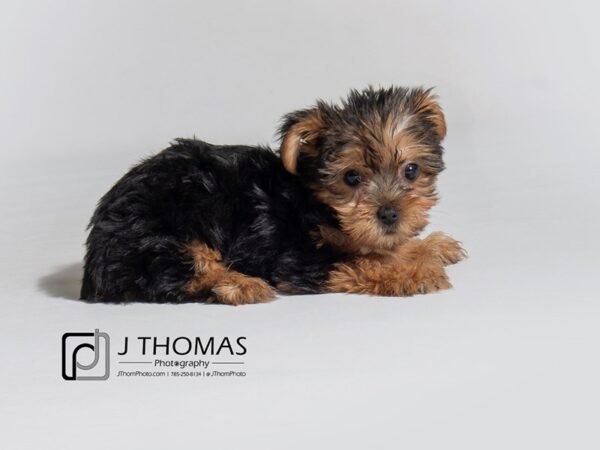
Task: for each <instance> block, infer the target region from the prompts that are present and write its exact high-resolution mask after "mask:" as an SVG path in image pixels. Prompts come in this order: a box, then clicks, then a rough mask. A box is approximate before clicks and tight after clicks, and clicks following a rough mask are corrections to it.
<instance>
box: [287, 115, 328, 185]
mask: <svg viewBox="0 0 600 450" xmlns="http://www.w3.org/2000/svg"><path fill="white" fill-rule="evenodd" d="M323 128H324V124H323V118H322V116H321V112H320V111H319V109H318V108H310V109H303V110H300V111H295V112H293V113H290V114H287V115H286V116H284V118H283V123H282V125H281V127H280V128H279V135H280V138H281V147H280V149H279V154H280V156H281V162H282V163H283V166H284V167H285V168H286V170H287V171H288V172H290V173H293V174H296V173H297V172H298V159H299V158H300V154H301V153H302V154H307V155H309V154H310V155H313V156H315V155H317V154H318V151H317V149H316V147H315V145H316V139H317V137H318V136H319V133H320V132H321V131H322V130H323Z"/></svg>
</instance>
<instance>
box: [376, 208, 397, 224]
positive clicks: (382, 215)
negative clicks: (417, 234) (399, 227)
mask: <svg viewBox="0 0 600 450" xmlns="http://www.w3.org/2000/svg"><path fill="white" fill-rule="evenodd" d="M399 217H400V213H399V212H398V210H397V209H396V208H390V207H389V206H383V207H381V208H379V210H378V211H377V218H378V219H379V221H380V222H381V223H383V224H384V225H394V224H395V223H396V222H398V218H399Z"/></svg>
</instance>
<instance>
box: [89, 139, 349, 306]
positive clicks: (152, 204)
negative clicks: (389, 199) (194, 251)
mask: <svg viewBox="0 0 600 450" xmlns="http://www.w3.org/2000/svg"><path fill="white" fill-rule="evenodd" d="M319 224H329V225H331V226H336V220H335V218H334V216H333V214H332V212H331V211H330V210H329V209H328V208H327V207H326V206H325V205H323V204H321V203H319V202H318V201H316V200H315V198H314V197H313V195H312V193H311V192H310V191H308V190H307V188H306V187H305V186H304V185H303V183H302V182H301V181H300V178H299V177H297V176H294V175H291V174H290V173H288V172H287V171H286V170H285V169H284V168H283V166H282V164H281V160H280V159H279V157H278V156H277V155H276V154H275V153H274V152H272V151H271V150H270V149H268V148H262V147H245V146H216V145H211V144H208V143H205V142H202V141H198V140H185V139H179V140H177V141H176V142H175V143H174V144H173V145H172V146H171V147H169V148H167V149H166V150H164V151H162V152H160V153H159V154H157V155H155V156H153V157H151V158H149V159H146V160H145V161H143V162H142V163H141V164H139V165H137V166H135V167H134V168H132V169H131V170H130V171H129V172H128V173H127V174H126V175H125V176H124V177H123V178H121V180H119V181H118V182H117V183H116V184H115V186H114V187H113V188H112V189H111V190H110V191H109V192H108V193H107V194H106V195H105V196H104V197H103V198H102V199H101V200H100V202H99V205H98V207H97V209H96V211H95V213H94V215H93V217H92V219H91V222H90V228H91V229H90V234H89V237H88V239H87V254H86V257H85V272H84V280H83V285H82V289H81V298H82V299H88V300H102V301H125V300H143V301H156V302H160V301H174V302H178V301H195V300H203V299H205V298H206V297H207V295H208V293H204V292H201V293H199V294H198V295H197V296H194V297H191V296H190V295H189V294H187V293H186V291H185V289H184V286H185V284H186V283H187V282H188V281H189V279H190V278H191V276H192V275H193V261H192V260H191V257H190V256H189V255H187V254H186V253H185V252H184V251H183V248H184V246H185V244H186V243H190V242H192V241H200V242H205V243H206V244H208V245H209V246H210V247H211V248H214V249H216V250H218V251H219V252H220V253H221V254H222V256H223V262H224V264H225V265H226V266H229V267H231V268H232V269H234V270H236V271H239V272H242V273H244V274H247V275H251V276H257V277H260V278H262V279H264V280H266V281H268V282H269V283H270V284H271V285H272V286H277V284H279V283H282V282H285V283H286V284H287V285H288V286H293V288H294V290H295V291H296V292H298V293H310V292H317V291H318V290H319V286H320V285H322V283H323V282H324V280H325V279H326V277H327V273H328V271H329V269H330V266H331V265H332V264H333V263H335V262H337V261H339V260H340V259H341V258H342V256H341V255H339V254H336V253H335V252H333V251H332V250H331V249H330V248H329V247H327V246H325V247H321V248H317V246H316V244H315V243H314V242H313V240H312V239H311V237H310V233H311V231H314V230H315V229H316V228H317V226H318V225H319Z"/></svg>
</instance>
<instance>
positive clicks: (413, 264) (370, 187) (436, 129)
mask: <svg viewBox="0 0 600 450" xmlns="http://www.w3.org/2000/svg"><path fill="white" fill-rule="evenodd" d="M280 133H281V139H282V143H281V148H280V151H279V153H280V154H279V155H277V154H276V153H274V152H273V151H271V150H270V149H269V148H265V147H247V146H217V145H211V144H208V143H206V142H202V141H199V140H189V139H178V140H176V141H175V143H174V144H173V145H172V146H170V147H169V148H167V149H166V150H163V151H162V152H160V153H158V154H157V155H155V156H153V157H150V158H148V159H146V160H145V161H143V162H142V163H140V164H139V165H137V166H135V167H134V168H132V169H131V170H130V171H129V172H128V173H127V174H126V175H125V176H124V177H123V178H121V180H119V181H118V182H117V183H116V184H115V186H114V187H113V188H112V189H111V190H110V191H109V192H108V193H107V194H106V195H105V196H104V197H103V198H102V199H101V200H100V202H99V205H98V207H97V209H96V211H95V213H94V215H93V217H92V219H91V221H90V234H89V237H88V240H87V253H86V257H85V272H84V279H83V285H82V290H81V297H82V298H83V299H89V300H98V301H129V300H142V301H156V302H161V301H172V302H182V301H218V302H222V303H227V304H242V303H256V302H261V301H267V300H270V299H272V298H274V297H275V295H276V291H279V292H283V293H300V294H302V293H320V292H357V293H366V294H374V295H412V294H416V293H424V292H431V291H435V290H438V289H443V288H447V287H449V286H450V283H449V281H448V279H447V276H446V273H445V270H444V266H445V265H447V264H451V263H455V262H457V261H459V260H460V259H462V258H463V257H464V251H463V250H462V248H461V247H460V245H459V243H458V242H456V241H454V240H453V239H451V238H449V237H447V236H444V235H442V234H434V235H432V236H430V237H428V238H426V239H424V240H419V239H417V238H416V237H415V236H416V235H417V234H418V233H419V232H420V231H421V230H422V229H423V228H424V227H425V226H426V224H427V213H428V210H429V209H430V208H431V207H432V206H433V205H434V204H435V203H436V201H437V196H436V189H435V181H436V178H437V175H438V174H439V173H440V172H441V171H442V170H443V168H444V164H443V161H442V146H441V141H442V139H443V138H444V136H445V133H446V125H445V121H444V117H443V113H442V110H441V108H440V107H439V105H438V104H437V102H436V101H435V98H434V97H433V96H432V95H431V93H430V91H428V90H422V89H412V90H409V89H404V88H390V89H373V88H368V89H366V90H363V91H352V92H351V93H350V95H349V97H348V98H347V99H346V100H344V101H343V102H342V103H341V104H340V105H332V104H328V103H325V102H322V101H319V102H317V104H316V105H315V106H314V107H313V108H309V109H305V110H301V111H296V112H293V113H291V114H288V115H287V116H285V117H284V119H283V122H282V126H281V129H280ZM408 165H412V167H408ZM414 166H417V168H418V169H417V176H416V178H414V179H412V176H411V177H410V178H411V179H409V178H408V176H409V175H411V173H409V172H410V170H411V169H414ZM357 174H358V175H357ZM407 174H408V175H407ZM357 180H358V182H357ZM350 182H351V183H350ZM354 183H356V184H354ZM384 208H385V210H384ZM382 211H384V213H383V214H384V215H385V211H388V212H389V211H392V212H393V213H394V217H393V219H392V218H390V217H388V218H386V219H384V218H383V216H382ZM383 221H385V223H384V222H383ZM391 221H393V223H390V222H391Z"/></svg>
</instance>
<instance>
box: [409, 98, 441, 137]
mask: <svg viewBox="0 0 600 450" xmlns="http://www.w3.org/2000/svg"><path fill="white" fill-rule="evenodd" d="M414 96H415V112H416V114H417V115H418V117H419V118H420V119H421V120H424V121H426V122H429V123H430V124H431V125H432V126H433V131H434V133H435V135H436V137H437V139H438V140H439V141H442V140H443V139H444V138H445V137H446V119H445V118H444V112H443V111H442V107H441V106H440V105H439V103H438V102H437V95H435V94H433V93H432V89H426V90H423V89H417V90H416V91H415V92H414Z"/></svg>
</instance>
